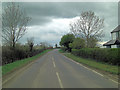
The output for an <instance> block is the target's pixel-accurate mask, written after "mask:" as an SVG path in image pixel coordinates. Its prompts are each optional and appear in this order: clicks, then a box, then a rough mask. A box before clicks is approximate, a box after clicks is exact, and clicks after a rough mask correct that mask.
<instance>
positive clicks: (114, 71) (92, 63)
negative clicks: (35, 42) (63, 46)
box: [60, 50, 120, 75]
mask: <svg viewBox="0 0 120 90" xmlns="http://www.w3.org/2000/svg"><path fill="white" fill-rule="evenodd" d="M60 52H64V51H61V50H60ZM64 55H65V56H67V57H68V58H71V59H72V60H75V61H76V62H79V63H82V64H84V65H87V66H90V67H93V68H96V69H100V70H103V71H106V72H109V73H112V74H117V75H118V74H120V72H119V71H118V66H116V65H110V64H107V63H104V62H97V61H95V60H94V59H88V58H82V57H80V56H76V55H73V54H71V53H65V52H64Z"/></svg>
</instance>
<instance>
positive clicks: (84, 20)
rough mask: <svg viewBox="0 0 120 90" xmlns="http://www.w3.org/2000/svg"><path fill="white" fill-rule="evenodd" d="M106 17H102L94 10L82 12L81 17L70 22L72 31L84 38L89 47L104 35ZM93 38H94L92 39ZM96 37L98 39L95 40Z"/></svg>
mask: <svg viewBox="0 0 120 90" xmlns="http://www.w3.org/2000/svg"><path fill="white" fill-rule="evenodd" d="M103 27H104V19H100V18H99V17H98V16H96V15H95V13H94V12H92V11H88V12H82V13H81V15H80V17H79V18H78V19H77V20H75V21H74V22H72V23H70V31H71V32H72V33H73V34H74V35H75V36H76V37H81V38H84V39H85V41H86V44H87V47H91V45H90V44H91V43H92V42H93V41H94V42H95V41H96V42H97V41H98V40H100V37H101V36H103V33H102V32H103ZM92 39H94V40H93V41H92ZM95 39H96V40H95Z"/></svg>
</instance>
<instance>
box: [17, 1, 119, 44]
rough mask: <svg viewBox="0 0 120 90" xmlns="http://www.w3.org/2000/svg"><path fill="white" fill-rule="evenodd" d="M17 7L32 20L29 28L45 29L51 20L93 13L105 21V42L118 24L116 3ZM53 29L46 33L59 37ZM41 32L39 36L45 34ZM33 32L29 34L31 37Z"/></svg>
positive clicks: (47, 4) (41, 3)
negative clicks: (38, 27) (24, 11)
mask: <svg viewBox="0 0 120 90" xmlns="http://www.w3.org/2000/svg"><path fill="white" fill-rule="evenodd" d="M19 5H20V6H21V7H22V8H23V9H25V10H26V13H27V15H28V16H30V17H31V18H32V20H31V22H30V23H29V26H30V27H32V26H43V27H44V28H46V25H48V24H50V23H52V22H53V21H52V20H53V19H59V18H61V19H64V18H67V19H72V18H74V17H76V16H79V15H80V13H81V12H83V11H93V12H95V14H96V15H97V16H99V17H100V18H104V19H105V27H104V33H105V37H104V38H103V41H107V40H109V39H111V36H110V32H111V31H112V30H113V29H114V28H115V27H116V26H117V24H118V6H117V5H118V3H117V2H19ZM61 23H62V22H61ZM59 27H62V26H57V28H56V27H55V28H56V29H58V30H61V29H59ZM55 28H54V27H53V29H52V28H51V29H50V31H47V32H48V33H52V34H53V35H58V36H61V32H59V33H60V34H59V33H58V32H56V30H54V29H55ZM47 29H49V28H47ZM42 30H43V31H41V34H42V33H46V31H45V30H44V29H42ZM33 32H34V30H33ZM33 32H31V35H32V34H33ZM39 32H40V31H39V30H38V33H39ZM62 32H63V31H62ZM29 34H30V33H29ZM36 34H37V33H36ZM36 40H37V39H36ZM55 41H57V40H55ZM52 43H53V42H52Z"/></svg>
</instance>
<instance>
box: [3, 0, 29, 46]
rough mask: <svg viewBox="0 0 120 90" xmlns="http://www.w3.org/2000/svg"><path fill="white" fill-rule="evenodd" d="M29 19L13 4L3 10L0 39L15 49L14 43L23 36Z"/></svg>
mask: <svg viewBox="0 0 120 90" xmlns="http://www.w3.org/2000/svg"><path fill="white" fill-rule="evenodd" d="M29 21H30V17H27V15H26V13H25V11H22V9H21V8H20V6H19V5H17V4H16V3H15V2H10V3H8V4H7V6H6V7H4V8H3V13H2V37H3V40H4V41H5V42H7V44H9V45H10V46H12V47H15V44H16V42H17V41H18V40H19V39H20V38H21V37H22V36H23V35H24V34H25V32H26V29H27V24H28V22H29Z"/></svg>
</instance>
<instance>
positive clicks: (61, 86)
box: [56, 72, 63, 88]
mask: <svg viewBox="0 0 120 90" xmlns="http://www.w3.org/2000/svg"><path fill="white" fill-rule="evenodd" d="M56 75H57V78H58V81H59V84H60V88H63V85H62V82H61V79H60V77H59V74H58V72H56Z"/></svg>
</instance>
